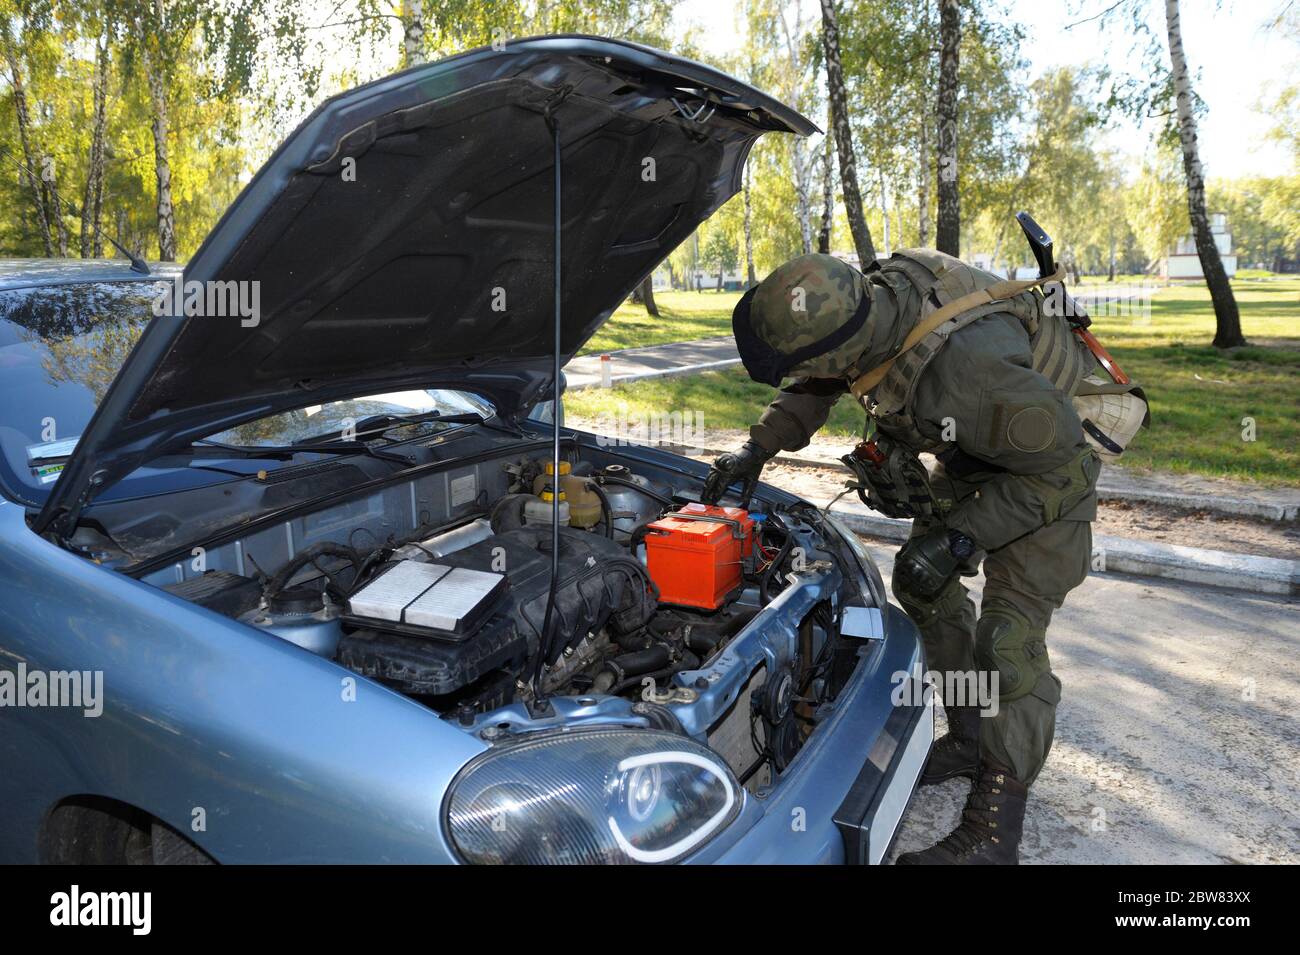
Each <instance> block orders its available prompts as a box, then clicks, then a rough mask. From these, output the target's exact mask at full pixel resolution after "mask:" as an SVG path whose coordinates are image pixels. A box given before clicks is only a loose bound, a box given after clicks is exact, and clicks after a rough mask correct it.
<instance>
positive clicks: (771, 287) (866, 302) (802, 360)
mask: <svg viewBox="0 0 1300 955" xmlns="http://www.w3.org/2000/svg"><path fill="white" fill-rule="evenodd" d="M870 311H871V293H870V290H869V289H868V287H867V280H866V277H865V276H863V274H862V273H861V272H859V271H858V270H857V269H855V268H853V266H851V265H849V264H847V263H845V262H841V261H840V260H839V259H837V258H835V257H834V256H830V255H801V256H799V257H798V258H795V259H791V260H790V261H789V262H786V263H785V264H784V265H782V266H780V267H778V268H777V269H776V270H775V271H774V272H772V273H771V274H770V275H769V276H768V277H767V278H765V279H763V281H762V282H760V283H759V284H758V285H757V286H756V287H755V288H753V289H751V290H750V291H749V292H747V293H745V295H744V297H742V298H741V300H740V302H739V303H738V304H737V305H736V309H735V311H734V312H733V313H732V316H731V324H732V330H733V332H734V333H735V336H736V345H737V348H738V349H739V351H740V358H741V361H742V362H743V363H744V365H745V370H746V371H748V372H749V376H750V377H751V378H752V379H754V380H755V381H758V382H762V383H763V384H767V385H771V386H772V387H774V388H776V387H779V386H780V384H781V381H782V379H784V378H787V377H790V376H794V375H798V376H805V375H806V376H810V377H814V378H836V377H839V376H841V375H843V374H845V372H847V371H848V370H849V369H850V368H851V367H852V366H853V364H854V362H855V361H856V360H857V359H858V357H859V356H861V355H862V353H863V352H864V351H865V350H866V349H867V346H868V344H869V343H870V339H871V334H870V332H871V330H870V328H869V323H868V322H867V317H868V315H869V313H870Z"/></svg>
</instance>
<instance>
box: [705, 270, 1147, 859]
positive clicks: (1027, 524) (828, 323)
mask: <svg viewBox="0 0 1300 955" xmlns="http://www.w3.org/2000/svg"><path fill="white" fill-rule="evenodd" d="M1058 275H1059V273H1058ZM1055 277H1056V276H1053V277H1052V278H1055ZM1044 281H1047V280H1037V281H1032V282H1000V281H999V280H998V278H997V277H996V276H993V275H991V274H989V273H986V272H982V271H980V270H978V269H975V268H972V267H969V266H966V265H964V264H963V263H961V262H960V261H959V260H957V259H955V258H951V257H949V256H946V255H943V254H942V253H938V252H932V251H927V250H906V251H904V252H901V253H899V254H898V255H895V256H893V257H892V258H890V259H889V260H887V261H885V262H884V263H881V264H873V266H872V267H870V268H869V269H868V271H867V273H866V274H863V273H862V272H859V271H858V270H856V269H854V268H852V267H851V266H849V265H847V264H845V263H844V262H841V261H840V260H838V259H835V258H833V257H831V256H828V255H804V256H800V257H799V258H796V259H793V260H791V261H790V262H787V263H786V264H785V265H782V266H781V267H780V268H778V269H777V270H776V271H775V272H773V273H772V274H771V275H769V276H768V277H767V278H766V279H765V280H764V281H763V282H762V283H761V284H759V285H758V286H757V287H756V288H755V289H753V290H751V291H750V292H749V293H747V294H746V295H745V297H744V298H742V299H741V301H740V303H739V304H738V305H737V307H736V310H735V313H734V315H733V319H732V323H733V328H734V332H735V335H736V341H737V345H738V348H739V351H740V355H741V358H742V361H743V362H744V365H745V368H746V370H747V371H748V372H749V374H750V377H751V378H753V379H754V380H755V381H759V382H762V383H765V384H769V385H772V386H773V387H779V386H780V384H781V382H782V381H783V380H784V379H786V378H787V377H792V378H793V379H794V381H793V382H792V383H791V384H788V385H786V387H784V388H781V389H780V391H778V393H777V396H776V398H775V400H773V401H772V403H771V404H770V405H769V406H768V408H767V410H766V411H764V412H763V414H762V416H761V417H760V419H759V421H758V423H757V424H755V425H754V426H753V427H752V428H751V429H750V438H749V440H748V441H746V442H745V444H744V446H743V447H741V448H740V449H739V450H738V451H736V452H734V453H731V454H724V455H722V456H721V457H719V458H718V460H717V462H716V463H715V464H714V466H713V469H712V470H711V471H710V473H709V477H708V479H707V480H706V483H705V490H704V494H703V495H702V498H703V500H704V501H706V502H708V503H716V502H717V500H718V499H719V498H720V497H721V496H722V495H723V494H724V493H725V492H726V490H727V488H728V487H730V486H731V485H732V484H733V483H735V482H737V481H740V482H743V483H744V484H745V485H746V486H747V487H748V488H752V483H753V482H754V481H755V480H756V479H757V478H758V475H759V472H760V471H761V469H762V468H763V465H764V464H765V463H766V462H767V461H768V460H769V459H770V458H771V457H772V456H773V455H774V454H776V453H777V452H778V451H780V450H786V451H797V450H799V449H800V448H803V447H804V446H805V445H807V444H808V442H809V439H810V438H811V437H812V435H813V434H814V433H815V432H816V431H817V430H818V429H819V428H820V427H821V426H822V425H823V424H825V422H826V419H827V417H828V415H829V414H830V410H831V407H832V406H833V405H834V404H835V402H836V401H837V400H839V399H840V398H841V397H842V396H843V395H844V394H845V393H847V392H850V391H852V393H853V394H854V396H855V397H857V398H859V399H862V401H863V404H864V407H866V408H868V409H869V411H868V415H869V418H868V422H869V425H870V424H874V429H875V433H874V439H873V440H874V443H873V444H871V445H865V443H864V445H860V446H859V448H863V447H864V446H865V447H867V448H868V453H867V457H869V458H870V460H869V461H868V460H866V459H865V458H862V457H860V458H857V459H855V458H852V457H846V458H845V459H844V460H845V462H846V463H849V464H851V465H853V466H854V470H855V471H857V472H858V475H859V486H860V488H861V490H860V492H859V493H860V494H861V495H862V496H863V499H864V500H865V501H867V502H868V503H869V504H871V505H872V506H875V507H878V508H879V509H881V510H884V511H885V512H886V513H891V514H896V515H900V516H902V515H906V516H914V517H915V520H914V521H913V525H912V532H911V536H910V538H909V539H908V541H907V543H905V544H904V545H903V547H902V548H901V549H900V550H899V552H898V555H897V557H896V559H895V563H894V575H893V581H892V585H893V591H894V594H895V596H896V597H897V599H898V600H899V602H900V603H901V604H902V606H903V608H904V609H905V610H906V611H907V613H908V615H909V616H910V617H911V618H912V620H913V621H915V623H916V625H917V627H918V629H919V630H920V633H921V637H922V642H923V644H924V648H925V652H926V657H927V666H928V668H929V669H931V670H934V671H940V672H943V673H944V674H948V673H959V674H970V673H973V672H976V671H978V672H979V673H980V675H981V676H986V675H987V676H989V677H991V675H993V674H996V683H995V684H992V685H993V686H995V687H996V693H997V697H996V703H997V705H996V708H994V707H992V706H990V707H989V708H988V711H987V712H986V713H985V715H984V718H981V709H980V707H979V705H978V701H976V700H969V699H945V700H944V703H945V711H946V713H947V716H948V727H949V730H948V733H947V735H945V736H943V737H942V738H940V739H939V740H938V741H937V742H936V743H935V744H934V747H933V749H932V750H931V754H930V758H929V761H928V763H927V765H926V768H925V770H924V775H923V777H922V784H923V785H929V784H934V783H937V782H941V781H943V780H946V779H951V778H954V777H957V776H963V777H967V778H970V779H971V780H972V781H973V783H972V787H971V791H970V795H969V797H968V799H967V801H966V807H965V810H964V812H963V813H962V820H961V824H960V825H959V826H958V827H957V828H956V829H955V830H954V831H953V832H952V833H950V834H949V835H948V836H947V837H946V838H944V839H943V840H941V841H940V842H939V843H937V844H936V845H934V846H932V847H931V848H929V849H926V850H925V851H923V852H914V853H907V854H906V855H904V856H902V857H901V858H900V859H899V861H900V862H902V863H908V864H979V863H1011V864H1014V863H1016V862H1017V861H1018V847H1019V843H1020V836H1021V828H1022V823H1023V820H1024V813H1025V800H1026V797H1027V794H1028V789H1029V786H1030V784H1032V783H1033V781H1034V779H1035V777H1037V775H1038V773H1039V770H1041V769H1042V766H1043V762H1044V760H1045V759H1046V758H1047V753H1048V750H1049V749H1050V747H1051V744H1052V735H1053V731H1054V728H1055V716H1056V705H1057V702H1058V701H1059V699H1060V694H1061V689H1060V681H1059V680H1058V679H1057V678H1056V676H1055V675H1054V674H1053V673H1052V669H1051V664H1050V662H1049V658H1048V653H1047V644H1046V639H1045V638H1046V633H1047V625H1048V623H1049V621H1050V620H1051V617H1052V612H1053V611H1054V610H1056V609H1057V608H1058V607H1060V606H1061V604H1062V603H1063V602H1064V600H1065V597H1066V595H1067V594H1068V593H1069V592H1070V591H1071V590H1072V589H1073V588H1074V587H1076V586H1077V585H1078V584H1079V583H1081V582H1082V581H1083V579H1084V577H1085V576H1086V575H1087V573H1088V569H1089V559H1090V555H1091V550H1092V529H1091V521H1092V520H1094V518H1095V517H1096V508H1097V499H1096V493H1095V487H1096V482H1097V475H1098V472H1099V470H1100V461H1099V459H1098V456H1097V454H1096V453H1095V452H1094V446H1093V443H1092V442H1091V440H1090V439H1088V438H1086V437H1085V432H1084V430H1083V426H1082V425H1081V422H1080V418H1079V416H1078V414H1076V412H1075V409H1074V407H1073V406H1072V403H1071V395H1072V394H1076V393H1078V391H1079V389H1080V383H1081V382H1082V381H1083V380H1084V378H1085V376H1086V375H1088V373H1089V371H1090V370H1095V369H1096V366H1097V361H1096V359H1094V358H1092V357H1091V355H1090V353H1089V351H1088V349H1087V347H1085V346H1084V345H1082V344H1081V343H1080V340H1079V339H1078V338H1076V336H1074V335H1072V334H1070V329H1069V326H1068V324H1067V323H1066V321H1065V319H1064V318H1062V317H1053V315H1051V314H1049V313H1050V312H1051V311H1052V310H1051V309H1046V308H1044V302H1045V301H1046V299H1045V298H1044V295H1043V293H1042V292H1041V291H1040V290H1039V289H1036V288H1034V286H1036V285H1040V284H1042V283H1043V282H1044ZM1056 288H1059V286H1057V287H1056ZM1053 291H1055V289H1053ZM1060 291H1061V292H1062V293H1063V292H1064V290H1063V289H1060ZM940 312H944V314H940ZM895 359H896V360H895ZM1088 381H1091V382H1093V383H1094V384H1096V385H1100V382H1099V381H1098V380H1097V379H1095V378H1092V377H1089V378H1088ZM1094 390H1097V389H1094ZM1101 390H1105V389H1101ZM1130 390H1131V389H1130ZM1143 408H1145V405H1144V406H1143ZM1102 438H1103V439H1105V435H1102ZM1107 440H1108V439H1107ZM924 451H929V452H934V453H935V455H936V457H937V458H938V462H939V463H938V465H937V466H936V467H935V468H934V470H933V471H932V472H931V473H930V474H929V475H928V476H927V474H926V471H925V468H924V465H922V464H921V463H920V460H919V458H918V457H917V455H919V454H920V453H921V452H924ZM981 562H983V565H984V574H985V579H986V585H985V588H984V594H983V601H982V604H981V608H980V611H981V612H980V614H979V616H978V618H977V617H976V613H975V607H974V604H973V601H972V600H971V598H970V596H969V595H968V593H967V591H966V588H965V587H964V586H963V585H962V583H961V580H960V578H961V577H962V576H972V575H974V574H975V573H976V571H977V569H978V567H979V565H980V563H981ZM990 683H991V680H990ZM994 709H996V715H991V714H992V712H993V711H994Z"/></svg>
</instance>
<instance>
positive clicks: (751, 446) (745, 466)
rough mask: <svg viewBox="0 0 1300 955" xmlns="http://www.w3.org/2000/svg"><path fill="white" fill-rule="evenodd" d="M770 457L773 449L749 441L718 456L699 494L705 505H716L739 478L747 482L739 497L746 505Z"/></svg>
mask: <svg viewBox="0 0 1300 955" xmlns="http://www.w3.org/2000/svg"><path fill="white" fill-rule="evenodd" d="M771 458H772V452H770V451H766V450H764V449H763V448H762V447H760V446H759V445H758V443H757V442H755V441H746V442H745V443H744V444H743V445H741V448H740V450H739V451H732V452H728V453H727V454H722V455H719V456H718V460H717V461H715V462H713V467H712V468H711V469H710V470H709V476H708V477H706V478H705V479H704V492H703V493H702V494H701V495H700V501H701V502H702V503H704V504H717V503H718V500H719V499H720V498H721V497H722V495H723V494H726V493H727V488H729V487H731V485H733V484H735V483H736V482H737V481H744V482H745V483H744V488H743V489H742V491H741V495H740V498H741V502H742V504H745V505H747V504H748V503H749V499H750V497H752V496H753V494H754V485H756V484H757V483H758V475H759V474H760V473H761V472H762V470H763V465H765V464H766V463H767V462H768V461H769V460H771Z"/></svg>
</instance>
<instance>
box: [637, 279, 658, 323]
mask: <svg viewBox="0 0 1300 955" xmlns="http://www.w3.org/2000/svg"><path fill="white" fill-rule="evenodd" d="M632 303H633V304H634V305H644V306H645V311H646V314H647V315H649V316H651V317H652V318H658V317H659V306H658V305H656V304H655V278H654V273H653V272H651V273H650V274H649V275H647V276H646V277H645V278H643V279H642V280H641V284H640V285H638V286H637V287H636V291H634V292H633V293H632Z"/></svg>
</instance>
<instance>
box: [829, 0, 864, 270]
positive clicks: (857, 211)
mask: <svg viewBox="0 0 1300 955" xmlns="http://www.w3.org/2000/svg"><path fill="white" fill-rule="evenodd" d="M821 8H822V53H823V56H824V57H825V60H826V91H827V96H828V98H829V100H830V115H831V131H832V135H833V136H834V137H835V148H836V152H837V153H838V155H839V160H840V193H841V194H842V195H843V196H844V212H845V215H846V216H847V218H848V220H849V234H850V235H852V236H853V247H854V249H856V250H857V253H858V263H859V265H860V266H861V267H862V268H864V269H865V268H867V267H869V266H870V265H871V263H873V262H875V261H876V247H875V245H874V244H873V243H872V241H871V231H870V230H869V229H868V228H867V220H866V216H865V215H864V214H863V209H862V190H861V189H860V188H859V187H858V171H857V164H856V160H855V159H854V156H853V130H852V128H851V127H850V125H849V104H848V94H847V92H846V91H845V87H844V66H843V63H842V61H841V60H840V25H839V16H838V14H837V13H836V11H835V3H834V0H821Z"/></svg>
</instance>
